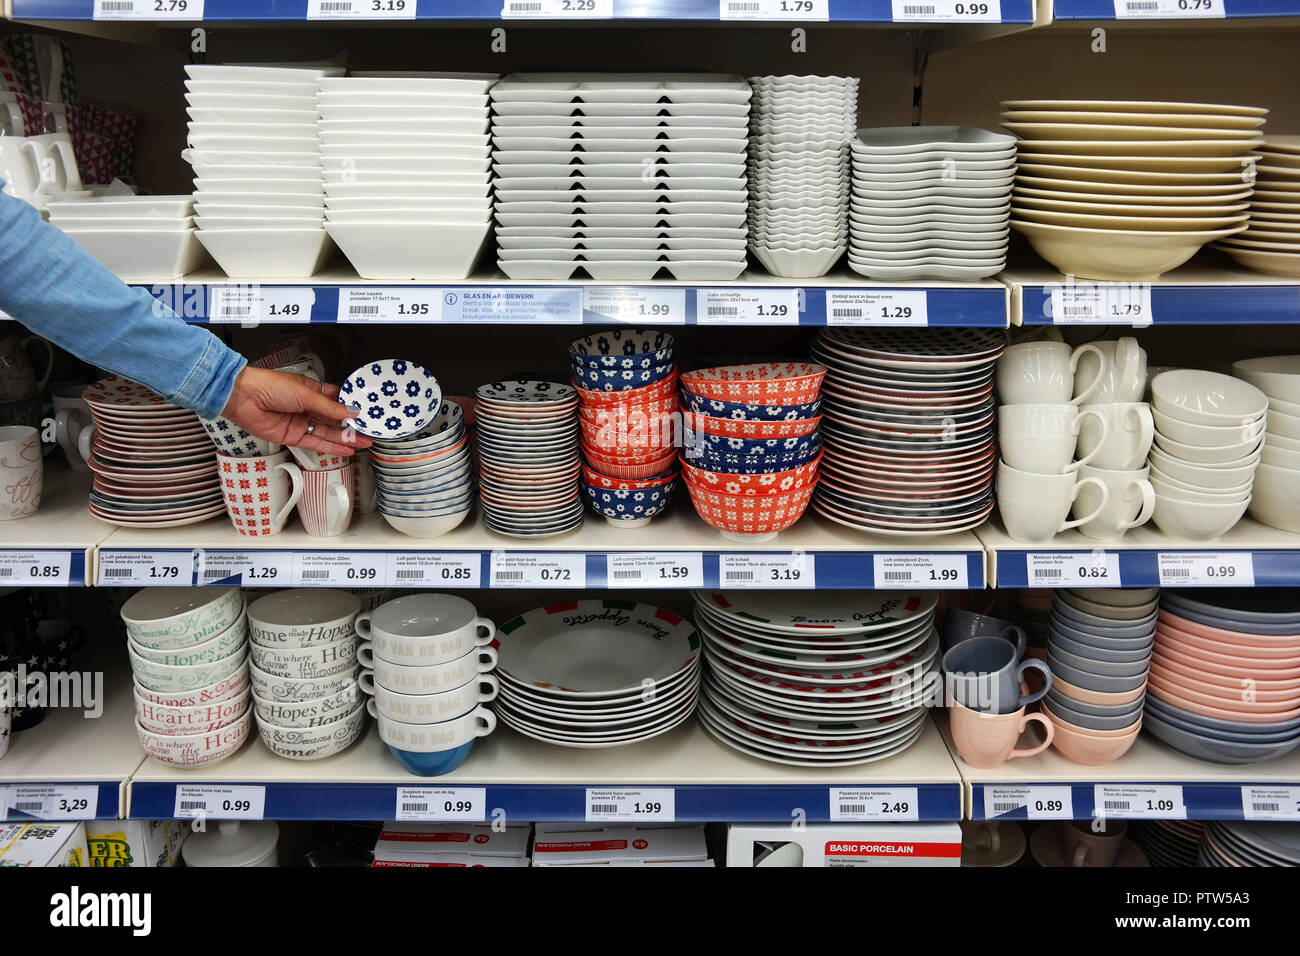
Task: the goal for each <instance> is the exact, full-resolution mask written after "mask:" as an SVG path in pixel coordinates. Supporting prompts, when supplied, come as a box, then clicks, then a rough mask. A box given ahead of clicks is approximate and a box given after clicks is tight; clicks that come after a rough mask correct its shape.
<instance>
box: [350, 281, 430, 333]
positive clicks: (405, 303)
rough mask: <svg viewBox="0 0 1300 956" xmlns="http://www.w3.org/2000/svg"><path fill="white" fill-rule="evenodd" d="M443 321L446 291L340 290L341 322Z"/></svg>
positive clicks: (402, 288)
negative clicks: (444, 293) (443, 301)
mask: <svg viewBox="0 0 1300 956" xmlns="http://www.w3.org/2000/svg"><path fill="white" fill-rule="evenodd" d="M441 318H442V291H441V290H440V289H423V288H420V287H419V286H398V287H394V288H373V289H339V311H338V321H339V322H340V323H341V324H347V323H358V322H416V323H419V322H437V321H439V320H440V319H441Z"/></svg>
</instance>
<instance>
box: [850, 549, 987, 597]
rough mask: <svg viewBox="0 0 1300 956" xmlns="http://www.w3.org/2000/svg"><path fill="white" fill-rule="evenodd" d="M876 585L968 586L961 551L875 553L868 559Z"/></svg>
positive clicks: (964, 561) (896, 586)
mask: <svg viewBox="0 0 1300 956" xmlns="http://www.w3.org/2000/svg"><path fill="white" fill-rule="evenodd" d="M872 565H873V571H874V574H875V582H876V587H877V588H881V589H888V588H954V589H957V590H961V589H964V588H968V587H970V584H969V580H968V576H967V573H966V568H967V562H966V555H964V554H877V555H875V557H874V558H873V560H872Z"/></svg>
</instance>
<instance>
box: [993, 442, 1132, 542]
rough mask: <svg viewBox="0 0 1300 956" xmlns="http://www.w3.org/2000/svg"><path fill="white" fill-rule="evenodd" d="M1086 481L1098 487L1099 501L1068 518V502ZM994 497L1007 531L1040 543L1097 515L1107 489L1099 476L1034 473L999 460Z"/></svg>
mask: <svg viewBox="0 0 1300 956" xmlns="http://www.w3.org/2000/svg"><path fill="white" fill-rule="evenodd" d="M1086 485H1091V486H1093V487H1095V488H1097V489H1098V496H1099V498H1100V501H1099V503H1098V504H1097V506H1096V508H1095V509H1094V510H1093V511H1092V512H1089V513H1086V514H1084V515H1083V516H1082V517H1080V518H1076V519H1075V520H1073V521H1067V520H1066V517H1067V516H1068V515H1069V514H1070V506H1071V505H1073V504H1074V499H1075V498H1077V497H1078V496H1079V491H1080V490H1081V489H1082V488H1083V487H1084V486H1086ZM997 499H998V512H999V513H1000V514H1001V515H1002V523H1003V524H1004V525H1006V528H1007V534H1009V535H1011V537H1013V538H1015V539H1016V540H1017V541H1025V542H1029V543H1031V544H1041V543H1044V542H1047V541H1051V540H1052V538H1053V537H1055V536H1056V535H1057V534H1058V533H1059V532H1061V531H1068V530H1069V529H1071V528H1077V527H1079V526H1080V525H1081V524H1083V523H1084V522H1086V521H1091V520H1092V519H1093V518H1095V517H1097V515H1098V514H1100V513H1101V510H1102V509H1103V508H1104V507H1105V506H1106V503H1107V502H1108V501H1109V500H1110V489H1109V488H1107V487H1106V484H1105V482H1103V481H1101V480H1100V479H1099V478H1083V479H1076V477H1075V475H1074V473H1073V472H1066V473H1064V474H1060V475H1035V474H1031V473H1030V472H1026V471H1020V470H1018V469H1016V468H1012V467H1011V466H1010V465H1008V464H1007V463H1006V462H999V463H998V478H997Z"/></svg>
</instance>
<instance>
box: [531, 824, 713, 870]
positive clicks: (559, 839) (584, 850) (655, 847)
mask: <svg viewBox="0 0 1300 956" xmlns="http://www.w3.org/2000/svg"><path fill="white" fill-rule="evenodd" d="M708 859H709V851H708V848H707V847H706V846H705V844H704V827H703V825H701V824H691V825H686V826H681V825H674V826H662V827H646V826H637V825H636V824H627V825H626V826H620V825H618V824H613V825H610V824H604V825H602V824H599V823H593V824H582V823H539V824H537V834H536V836H535V837H534V839H533V866H593V865H594V866H600V865H603V864H611V863H613V864H618V865H639V864H650V865H664V866H671V865H674V864H688V865H691V866H697V865H700V864H707V863H708Z"/></svg>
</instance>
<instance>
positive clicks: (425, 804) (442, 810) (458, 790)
mask: <svg viewBox="0 0 1300 956" xmlns="http://www.w3.org/2000/svg"><path fill="white" fill-rule="evenodd" d="M393 819H395V820H402V821H407V822H411V821H416V820H472V821H474V822H476V823H478V822H481V821H483V820H486V819H487V788H485V787H398V788H397V809H396V811H395V814H394V817H393Z"/></svg>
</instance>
